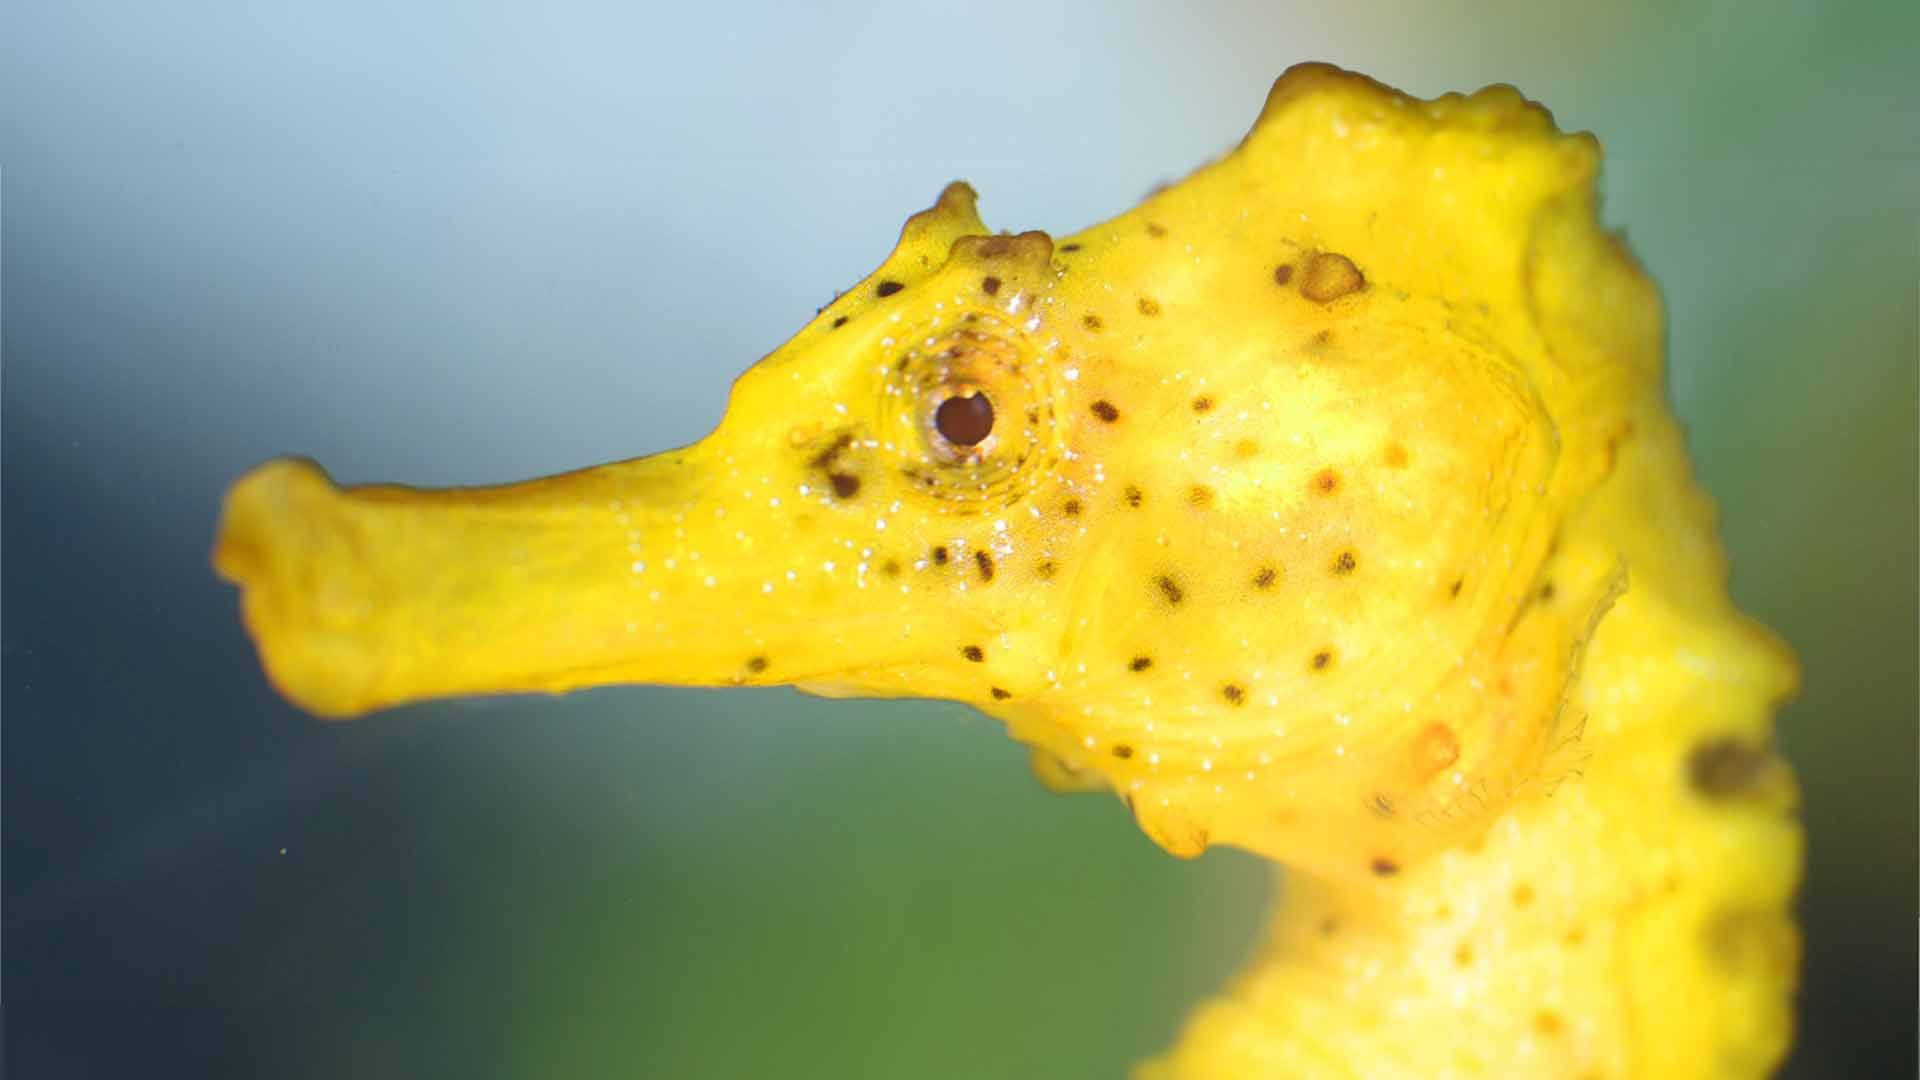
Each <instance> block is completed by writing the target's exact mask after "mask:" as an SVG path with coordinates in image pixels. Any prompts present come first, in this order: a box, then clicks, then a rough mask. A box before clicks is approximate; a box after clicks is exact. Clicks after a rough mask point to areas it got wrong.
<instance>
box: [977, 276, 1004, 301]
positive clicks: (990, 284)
mask: <svg viewBox="0 0 1920 1080" xmlns="http://www.w3.org/2000/svg"><path fill="white" fill-rule="evenodd" d="M980 291H981V292H983V293H986V294H987V295H988V296H998V295H1000V279H999V278H997V277H993V276H991V275H989V276H987V277H984V278H981V279H980Z"/></svg>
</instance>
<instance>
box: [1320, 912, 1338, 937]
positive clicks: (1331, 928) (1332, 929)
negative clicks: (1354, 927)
mask: <svg viewBox="0 0 1920 1080" xmlns="http://www.w3.org/2000/svg"><path fill="white" fill-rule="evenodd" d="M1339 931H1340V920H1339V919H1336V918H1334V917H1333V916H1331V915H1329V916H1327V917H1326V918H1324V919H1321V920H1320V936H1321V937H1332V936H1333V935H1334V934H1336V933H1339Z"/></svg>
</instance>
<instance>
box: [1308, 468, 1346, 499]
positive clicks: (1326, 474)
mask: <svg viewBox="0 0 1920 1080" xmlns="http://www.w3.org/2000/svg"><path fill="white" fill-rule="evenodd" d="M1313 490H1314V492H1315V493H1316V494H1320V495H1331V494H1333V493H1334V492H1336V491H1339V490H1340V474H1339V473H1338V472H1336V471H1334V470H1333V469H1321V470H1320V471H1319V472H1317V473H1314V474H1313Z"/></svg>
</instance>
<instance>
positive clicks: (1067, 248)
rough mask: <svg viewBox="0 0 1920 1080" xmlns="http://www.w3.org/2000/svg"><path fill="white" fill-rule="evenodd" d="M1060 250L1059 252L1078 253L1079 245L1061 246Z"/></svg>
mask: <svg viewBox="0 0 1920 1080" xmlns="http://www.w3.org/2000/svg"><path fill="white" fill-rule="evenodd" d="M1060 250H1061V251H1079V250H1080V245H1079V244H1061V245H1060Z"/></svg>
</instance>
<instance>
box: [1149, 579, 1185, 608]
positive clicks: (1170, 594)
mask: <svg viewBox="0 0 1920 1080" xmlns="http://www.w3.org/2000/svg"><path fill="white" fill-rule="evenodd" d="M1153 583H1154V584H1155V585H1158V586H1159V587H1160V595H1161V596H1164V597H1166V598H1167V603H1169V604H1177V603H1179V602H1180V601H1182V600H1185V599H1186V598H1187V594H1186V591H1185V590H1183V589H1181V588H1180V583H1179V582H1177V581H1175V580H1173V579H1172V578H1170V577H1168V576H1167V575H1165V574H1162V575H1160V576H1159V577H1158V578H1155V579H1154V582H1153Z"/></svg>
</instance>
